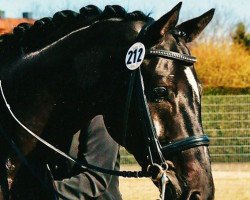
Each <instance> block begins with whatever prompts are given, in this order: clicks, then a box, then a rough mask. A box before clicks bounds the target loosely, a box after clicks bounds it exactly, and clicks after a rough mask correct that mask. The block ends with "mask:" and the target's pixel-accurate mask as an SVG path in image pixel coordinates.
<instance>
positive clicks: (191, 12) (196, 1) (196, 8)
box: [0, 0, 250, 29]
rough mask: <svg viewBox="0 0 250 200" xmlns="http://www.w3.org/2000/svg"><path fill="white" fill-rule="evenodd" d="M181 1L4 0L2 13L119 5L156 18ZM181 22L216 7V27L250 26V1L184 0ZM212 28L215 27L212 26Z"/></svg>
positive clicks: (12, 14) (0, 1)
mask: <svg viewBox="0 0 250 200" xmlns="http://www.w3.org/2000/svg"><path fill="white" fill-rule="evenodd" d="M178 2H179V0H0V10H4V11H5V12H6V17H17V18H18V17H21V16H22V12H25V11H28V12H33V16H34V17H35V18H42V17H44V16H52V15H53V13H55V12H56V11H59V10H62V9H72V10H76V11H78V10H79V9H80V8H81V7H83V6H86V5H89V4H94V5H97V6H99V7H100V8H104V6H105V5H112V4H119V5H122V6H123V7H124V8H125V9H126V10H128V11H133V10H142V11H144V12H146V13H151V16H152V17H154V18H156V19H157V18H159V17H160V16H161V15H163V14H164V13H166V12H167V11H169V10H170V9H171V8H172V7H173V6H175V5H176V4H177V3H178ZM182 2H183V5H182V10H181V15H180V18H181V21H183V20H184V19H189V18H191V17H195V16H198V15H200V14H202V13H204V12H206V11H207V10H209V9H210V8H216V14H215V19H214V21H213V23H214V24H216V23H220V24H222V25H223V26H224V27H227V28H228V29H230V28H231V27H232V25H234V24H236V23H237V22H239V21H243V22H244V23H245V24H247V26H248V27H250V20H249V19H250V11H249V10H250V1H249V0H183V1H182ZM211 26H212V25H211Z"/></svg>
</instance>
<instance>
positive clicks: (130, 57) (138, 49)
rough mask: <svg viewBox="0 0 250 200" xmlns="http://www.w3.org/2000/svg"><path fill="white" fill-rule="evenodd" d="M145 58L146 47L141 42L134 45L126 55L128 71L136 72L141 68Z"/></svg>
mask: <svg viewBox="0 0 250 200" xmlns="http://www.w3.org/2000/svg"><path fill="white" fill-rule="evenodd" d="M144 57H145V46H144V44H142V43H141V42H136V43H135V44H133V45H132V46H131V47H130V48H129V50H128V52H127V55H126V59H125V63H126V66H127V68H128V69H130V70H135V69H137V68H138V67H140V65H141V63H142V61H143V59H144Z"/></svg>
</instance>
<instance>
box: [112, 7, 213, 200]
mask: <svg viewBox="0 0 250 200" xmlns="http://www.w3.org/2000/svg"><path fill="white" fill-rule="evenodd" d="M180 8H181V3H180V4H178V5H177V6H176V7H174V8H173V9H172V10H171V11H170V12H168V13H167V14H165V15H164V16H162V17H161V18H160V19H159V20H157V21H154V22H150V23H144V24H142V25H140V26H139V27H140V28H141V29H139V31H138V30H137V31H138V32H140V33H139V36H137V38H136V39H135V40H139V41H140V42H142V43H143V44H144V45H145V47H146V49H150V50H152V51H155V52H157V51H159V52H160V53H159V52H158V55H155V54H154V55H146V57H145V59H144V60H143V62H142V64H141V67H140V68H141V73H142V77H143V80H144V84H145V95H146V98H147V104H148V107H149V111H150V115H151V118H152V122H153V125H154V129H155V133H156V137H157V139H158V140H159V143H160V145H159V146H164V145H168V144H171V143H174V142H176V141H180V140H182V141H184V143H185V141H186V140H185V139H190V137H191V138H201V137H202V136H203V135H204V132H203V128H202V120H201V84H200V82H199V80H198V78H197V75H196V72H195V68H194V64H193V62H186V61H185V59H184V61H183V60H181V59H180V57H181V56H184V57H185V56H190V51H189V49H188V47H187V43H189V42H191V41H193V39H195V38H196V37H197V36H198V35H199V33H200V32H201V31H202V30H203V29H204V28H205V27H206V25H207V24H208V23H209V22H210V20H211V19H212V17H213V14H214V9H211V10H210V11H208V12H206V13H204V14H203V15H201V16H199V17H197V18H194V19H191V20H189V21H186V22H183V23H181V24H180V25H177V26H176V24H177V21H178V17H179V11H180ZM137 26H138V24H136V25H134V29H135V30H136V28H138V27H137ZM142 32H143V33H142ZM138 38H139V39H138ZM162 50H164V51H168V52H172V53H173V52H176V53H179V56H180V57H179V58H178V57H177V58H176V59H175V58H173V57H172V58H169V57H167V58H166V57H164V56H162V55H160V54H161V53H162ZM146 54H147V53H146ZM123 97H124V95H123ZM133 99H134V101H133V100H132V102H131V108H130V114H129V120H128V121H129V122H128V123H129V124H130V126H129V127H128V133H127V134H126V139H125V142H123V141H124V138H123V139H122V138H116V137H117V136H114V137H115V138H116V139H117V140H118V141H119V143H123V144H124V146H125V147H126V148H127V149H128V150H129V151H130V152H131V153H132V154H133V155H134V156H135V158H136V159H137V161H138V162H139V164H140V165H141V166H142V168H144V169H145V168H147V167H148V165H149V159H148V157H149V155H148V154H147V153H146V154H145V152H147V151H148V150H147V148H145V147H146V146H147V144H146V143H147V141H145V135H144V134H145V132H143V131H142V126H141V125H140V121H142V117H141V116H140V115H139V114H138V113H139V112H141V111H140V110H138V103H136V100H135V98H133ZM120 105H121V104H120ZM125 107H126V106H124V108H122V109H121V108H120V109H119V108H116V105H113V109H112V110H113V112H114V113H117V112H121V111H123V110H124V109H125ZM136 111H138V112H136ZM125 112H126V111H125ZM122 113H123V112H122ZM114 121H116V123H117V124H119V125H120V128H121V127H123V128H124V126H122V124H121V123H120V122H119V120H118V119H117V120H114ZM111 126H112V125H110V127H111ZM114 126H115V125H114ZM118 130H119V128H118V129H116V130H115V131H116V132H117V131H118ZM119 131H123V130H119ZM110 132H111V133H112V128H110ZM122 140H123V141H122ZM146 140H147V139H146ZM196 142H197V141H196ZM152 154H153V153H152ZM152 156H153V157H154V154H153V155H152ZM163 157H164V162H165V164H166V165H167V166H168V168H167V170H166V174H167V177H168V178H169V180H170V183H169V184H168V185H167V188H166V192H165V199H188V200H194V199H207V200H209V199H213V198H214V183H213V178H212V174H211V166H210V158H209V150H208V148H207V145H204V143H202V145H197V146H195V145H194V146H192V147H188V148H184V149H181V150H179V151H177V152H174V153H168V152H166V155H164V153H163ZM161 164H162V163H161ZM153 181H154V183H155V184H156V185H157V186H158V187H161V183H159V181H157V180H153Z"/></svg>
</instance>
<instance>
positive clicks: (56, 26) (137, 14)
mask: <svg viewBox="0 0 250 200" xmlns="http://www.w3.org/2000/svg"><path fill="white" fill-rule="evenodd" d="M110 18H122V19H123V20H127V21H134V20H143V21H149V20H153V19H152V18H151V17H149V15H145V14H144V13H143V12H141V11H134V12H131V13H128V12H126V11H125V9H124V8H123V7H121V6H119V5H113V6H110V5H108V6H106V7H105V9H104V10H103V11H101V10H100V9H99V8H98V7H97V6H94V5H88V6H85V7H83V8H81V9H80V11H79V13H77V12H74V11H71V10H63V11H60V12H57V13H55V14H54V16H53V17H52V18H51V17H45V18H42V19H40V20H37V21H35V23H34V25H32V24H28V23H21V24H19V25H18V26H17V27H15V28H14V29H13V33H7V34H3V35H1V36H0V62H1V63H2V64H3V63H6V62H11V61H12V60H13V59H16V58H18V57H20V56H22V55H24V54H27V53H30V52H33V51H36V50H39V49H41V48H43V47H45V46H47V45H49V44H51V43H52V42H55V41H57V40H58V39H60V38H61V37H63V36H65V35H67V34H69V33H70V32H72V31H74V30H77V29H79V28H81V27H84V26H88V25H91V24H92V23H94V22H96V21H100V20H104V19H110Z"/></svg>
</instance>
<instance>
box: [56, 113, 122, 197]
mask: <svg viewBox="0 0 250 200" xmlns="http://www.w3.org/2000/svg"><path fill="white" fill-rule="evenodd" d="M81 134H83V136H82V137H80V139H79V140H80V141H79V143H80V146H79V153H78V159H80V160H85V161H86V162H88V163H89V164H92V165H96V166H99V167H102V168H106V169H114V168H115V165H116V160H117V156H118V148H119V147H118V144H117V143H116V142H115V141H114V140H113V139H112V138H111V137H110V135H109V134H108V132H107V130H106V128H105V125H104V122H103V117H102V116H100V115H99V116H96V117H95V118H94V119H93V120H92V121H91V122H90V125H89V126H88V129H87V131H86V133H85V132H84V133H81ZM118 168H119V163H118ZM74 174H76V175H74V176H72V177H70V178H68V179H63V180H61V181H58V180H57V181H55V187H56V189H57V191H58V193H59V194H61V195H62V196H64V197H65V199H70V200H74V199H91V198H94V197H99V196H100V195H102V194H104V193H105V191H106V190H107V188H108V187H109V184H110V182H111V180H112V176H110V175H107V174H102V173H98V172H95V171H92V170H84V171H82V170H81V172H80V173H74ZM113 178H114V177H113ZM116 178H117V177H116ZM113 182H114V181H113ZM114 183H116V184H117V185H116V186H112V187H115V188H116V189H115V192H117V194H114V196H118V199H120V198H119V197H120V193H119V189H118V181H117V182H116V181H115V182H114Z"/></svg>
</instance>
